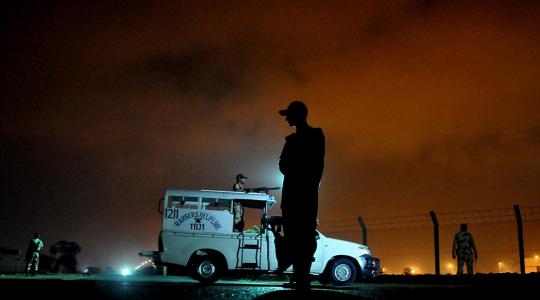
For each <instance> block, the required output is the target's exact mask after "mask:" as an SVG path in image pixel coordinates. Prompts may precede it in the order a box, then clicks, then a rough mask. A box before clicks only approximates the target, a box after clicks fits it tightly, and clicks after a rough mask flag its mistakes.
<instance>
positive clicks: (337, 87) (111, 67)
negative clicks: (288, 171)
mask: <svg viewBox="0 0 540 300" xmlns="http://www.w3.org/2000/svg"><path fill="white" fill-rule="evenodd" d="M335 2H336V3H334V2H332V1H321V2H320V3H318V2H317V1H311V2H303V1H293V3H291V1H287V2H274V1H267V2H264V3H259V2H242V3H239V2H235V1H224V2H218V1H208V2H205V1H193V2H185V3H178V1H171V2H161V1H151V2H146V3H144V2H142V1H130V3H129V4H127V3H118V4H109V3H108V2H103V3H97V2H95V1H83V2H80V3H71V2H69V1H68V2H55V1H53V2H47V3H40V4H35V3H34V4H32V3H27V2H17V4H11V5H8V4H2V6H6V7H3V8H2V9H1V11H2V12H1V15H2V18H1V20H2V21H1V22H2V26H1V28H2V29H1V31H0V32H1V34H2V39H1V43H2V46H1V49H2V50H0V53H1V54H2V55H1V57H2V66H3V67H2V71H1V73H2V76H1V77H0V78H1V81H0V91H1V94H2V102H1V104H0V112H1V114H2V118H1V121H0V122H2V127H1V128H0V138H1V144H2V145H3V146H2V150H1V156H0V157H1V160H2V166H4V167H3V168H2V171H1V172H0V174H1V176H2V180H1V182H2V184H1V185H2V187H1V189H2V194H1V196H2V202H3V203H4V204H3V205H2V207H1V208H0V212H1V213H0V231H1V232H2V236H1V237H0V246H2V245H5V246H8V247H21V246H19V245H24V244H25V242H26V240H27V239H28V238H30V236H31V233H32V232H33V231H35V230H39V231H41V232H42V233H43V236H44V238H45V239H46V242H48V243H49V245H50V244H52V243H53V242H54V241H56V240H60V239H66V240H76V241H78V242H79V243H80V244H81V245H82V246H83V252H82V253H81V258H80V259H81V262H82V263H90V264H98V265H109V264H115V263H117V262H121V261H123V260H125V261H126V262H129V261H133V260H136V258H135V259H134V258H133V257H134V253H136V252H137V251H139V250H143V249H149V248H150V249H151V248H155V247H156V240H157V234H158V231H159V228H160V216H159V215H158V214H157V213H156V207H157V202H158V200H159V199H160V197H161V195H162V193H163V190H164V189H165V188H167V187H175V188H186V189H201V188H212V189H230V188H231V187H232V184H233V180H234V176H235V175H236V174H237V173H239V172H241V173H244V174H245V175H247V176H249V181H248V185H249V186H263V185H264V186H275V185H279V184H280V176H279V171H278V169H277V167H276V163H277V159H278V156H279V154H280V151H281V147H282V145H283V142H284V140H283V138H284V136H286V135H287V134H289V132H291V129H290V128H288V127H287V124H286V123H285V122H284V121H283V120H282V118H281V117H280V116H279V115H278V114H277V110H279V109H281V108H284V107H286V105H287V104H288V103H289V102H290V101H291V100H293V99H303V100H304V101H305V103H306V104H307V105H308V107H309V109H310V115H309V122H310V123H311V124H312V125H313V126H317V127H321V128H323V130H324V132H325V134H326V139H327V156H326V169H325V174H324V179H323V182H322V185H321V191H320V213H319V217H320V219H321V220H336V219H354V218H356V217H357V216H358V215H363V216H366V217H385V216H400V215H416V214H420V213H426V212H428V211H430V210H436V211H437V210H441V211H449V210H473V209H486V208H493V207H496V208H499V207H511V205H512V204H516V203H518V204H521V205H539V204H540V201H539V196H540V184H539V183H540V158H539V157H540V156H539V155H538V153H540V84H539V81H538V78H540V56H539V55H538V53H540V38H539V36H540V4H539V2H537V1H519V2H517V3H516V1H502V0H494V1H418V0H415V1H413V0H396V1H335ZM278 196H279V194H278ZM273 213H276V214H279V213H280V212H279V209H278V208H277V207H276V208H275V209H274V211H273ZM509 230H510V229H509ZM449 234H450V233H449ZM390 235H393V233H390ZM371 236H372V237H373V235H371ZM538 238H539V236H538V234H537V231H536V233H530V234H529V235H528V236H527V240H528V242H529V243H530V245H531V244H532V245H533V246H531V247H533V248H534V247H536V249H539V248H540V245H539V244H538ZM373 239H375V243H376V244H375V245H377V246H378V247H380V248H382V249H374V250H375V251H376V250H379V251H380V252H382V253H384V251H385V250H384V248H385V247H394V246H390V245H389V242H388V241H386V242H383V240H385V239H382V238H381V241H380V242H379V243H377V242H376V236H375V237H373ZM428 241H429V234H428ZM492 246H493V245H492ZM427 247H428V249H429V247H431V244H428V246H427ZM484 247H485V248H488V247H491V246H488V245H485V246H484ZM480 248H481V247H480ZM126 257H127V258H126ZM426 260H427V259H426ZM486 269H487V267H486Z"/></svg>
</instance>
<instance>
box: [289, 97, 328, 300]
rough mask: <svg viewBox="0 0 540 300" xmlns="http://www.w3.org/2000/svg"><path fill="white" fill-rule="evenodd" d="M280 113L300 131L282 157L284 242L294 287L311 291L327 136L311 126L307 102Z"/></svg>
mask: <svg viewBox="0 0 540 300" xmlns="http://www.w3.org/2000/svg"><path fill="white" fill-rule="evenodd" d="M279 114H280V115H282V116H284V117H285V120H286V121H287V123H288V124H289V126H291V127H294V128H295V129H296V132H295V133H292V134H290V135H289V136H287V137H286V138H285V145H284V147H283V150H282V152H281V155H280V157H279V170H280V171H281V173H282V174H283V175H284V178H283V189H282V197H281V211H282V215H283V232H284V239H285V240H284V242H285V247H286V249H287V251H288V253H289V257H290V258H291V260H292V264H293V268H294V275H293V278H292V279H293V281H295V282H296V283H295V284H294V288H296V289H297V290H300V291H302V290H309V288H310V277H309V274H310V269H311V263H312V262H313V254H314V253H315V250H316V249H317V240H316V235H317V232H316V228H317V212H318V194H319V183H320V181H321V178H322V175H323V170H324V155H325V137H324V134H323V131H322V129H320V128H313V127H311V126H309V125H308V123H307V116H308V109H307V107H306V105H305V104H304V103H303V102H301V101H293V102H291V103H290V104H289V106H288V107H287V109H284V110H280V111H279Z"/></svg>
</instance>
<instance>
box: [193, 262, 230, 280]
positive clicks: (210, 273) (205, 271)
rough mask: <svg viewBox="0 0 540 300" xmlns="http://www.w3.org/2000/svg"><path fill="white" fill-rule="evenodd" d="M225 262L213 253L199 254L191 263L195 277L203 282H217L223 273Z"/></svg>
mask: <svg viewBox="0 0 540 300" xmlns="http://www.w3.org/2000/svg"><path fill="white" fill-rule="evenodd" d="M223 269H224V267H223V264H222V263H221V261H220V260H219V259H218V258H217V257H215V256H212V255H204V256H197V257H195V258H194V260H193V264H192V265H191V273H192V274H193V277H194V278H195V279H196V280H198V281H199V282H200V283H202V284H211V283H214V282H216V281H217V280H218V279H219V278H220V277H221V275H222V273H223Z"/></svg>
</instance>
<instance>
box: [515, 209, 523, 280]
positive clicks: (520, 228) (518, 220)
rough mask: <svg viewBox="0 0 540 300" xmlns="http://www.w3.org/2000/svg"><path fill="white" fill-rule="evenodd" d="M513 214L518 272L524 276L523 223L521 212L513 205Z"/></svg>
mask: <svg viewBox="0 0 540 300" xmlns="http://www.w3.org/2000/svg"><path fill="white" fill-rule="evenodd" d="M514 213H515V214H516V223H517V230H518V243H519V271H520V272H521V274H525V246H524V245H523V221H522V220H521V211H520V209H519V205H517V204H514Z"/></svg>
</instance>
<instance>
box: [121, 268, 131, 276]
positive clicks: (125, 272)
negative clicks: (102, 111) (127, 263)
mask: <svg viewBox="0 0 540 300" xmlns="http://www.w3.org/2000/svg"><path fill="white" fill-rule="evenodd" d="M120 274H121V275H122V276H128V275H131V269H130V268H127V267H126V268H122V270H121V271H120Z"/></svg>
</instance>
